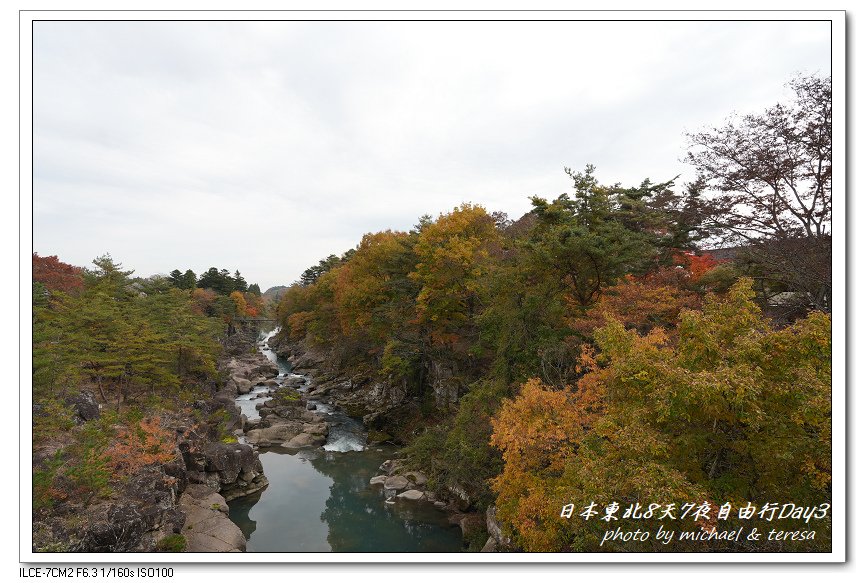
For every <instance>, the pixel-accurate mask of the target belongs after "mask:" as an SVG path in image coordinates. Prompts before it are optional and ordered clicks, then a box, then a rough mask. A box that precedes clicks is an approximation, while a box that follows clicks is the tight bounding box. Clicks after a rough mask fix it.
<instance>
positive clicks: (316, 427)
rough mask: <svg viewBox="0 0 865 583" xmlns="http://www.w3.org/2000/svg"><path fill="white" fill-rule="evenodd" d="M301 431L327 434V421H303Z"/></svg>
mask: <svg viewBox="0 0 865 583" xmlns="http://www.w3.org/2000/svg"><path fill="white" fill-rule="evenodd" d="M303 432H304V433H312V434H313V435H324V436H326V435H327V434H328V428H327V423H324V422H322V423H304V424H303Z"/></svg>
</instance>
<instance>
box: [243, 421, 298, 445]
mask: <svg viewBox="0 0 865 583" xmlns="http://www.w3.org/2000/svg"><path fill="white" fill-rule="evenodd" d="M302 429H303V427H302V425H301V424H300V423H281V424H277V425H271V426H270V427H262V428H260V429H252V430H250V431H248V432H247V433H246V441H248V442H249V443H254V444H257V445H280V444H282V443H285V442H287V441H290V440H291V439H292V438H293V437H295V436H296V435H297V434H298V433H301V432H302Z"/></svg>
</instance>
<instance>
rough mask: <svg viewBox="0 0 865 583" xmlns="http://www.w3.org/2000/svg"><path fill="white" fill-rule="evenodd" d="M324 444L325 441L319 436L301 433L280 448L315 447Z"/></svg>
mask: <svg viewBox="0 0 865 583" xmlns="http://www.w3.org/2000/svg"><path fill="white" fill-rule="evenodd" d="M326 442H327V440H326V439H325V438H324V437H323V436H321V435H316V434H312V433H301V434H299V435H295V436H294V437H292V438H291V439H290V440H288V441H287V442H285V443H283V444H282V446H283V447H288V448H292V449H294V448H300V447H317V446H319V445H324V444H325V443H326Z"/></svg>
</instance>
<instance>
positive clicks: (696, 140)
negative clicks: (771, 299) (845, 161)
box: [686, 76, 832, 310]
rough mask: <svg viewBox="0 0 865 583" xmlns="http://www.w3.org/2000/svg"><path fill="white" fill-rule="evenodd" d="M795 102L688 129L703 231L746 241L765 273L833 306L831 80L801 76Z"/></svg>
mask: <svg viewBox="0 0 865 583" xmlns="http://www.w3.org/2000/svg"><path fill="white" fill-rule="evenodd" d="M789 86H790V87H791V88H792V90H793V91H794V93H795V99H794V100H793V101H792V103H778V104H776V105H775V106H773V107H770V108H769V109H767V110H766V111H765V112H763V113H761V114H750V115H745V116H741V117H734V118H731V119H730V120H729V121H728V122H727V123H726V124H725V125H723V126H721V127H718V128H710V129H708V130H705V131H702V132H697V133H693V134H688V138H689V142H690V143H689V147H690V150H689V152H688V154H687V158H686V159H687V162H688V163H690V164H691V165H693V166H694V167H695V168H696V170H697V173H698V179H697V182H696V184H697V185H699V187H700V188H702V189H703V190H704V191H705V192H704V195H703V197H702V200H701V204H700V218H701V220H700V224H699V227H700V229H702V230H703V231H704V236H708V237H716V238H719V239H720V240H722V241H723V242H724V243H725V244H727V245H746V246H748V247H749V253H748V256H749V257H748V258H749V259H750V260H751V261H752V262H753V263H755V264H757V266H758V267H759V270H760V271H762V273H760V274H759V275H760V277H765V278H767V279H769V280H775V281H778V282H780V283H782V284H784V285H786V286H787V287H788V288H789V289H790V290H791V291H796V292H799V293H801V294H804V295H805V296H807V303H808V304H810V305H811V306H813V307H816V308H818V309H822V310H831V270H830V268H829V266H830V264H831V214H832V82H831V79H830V78H828V77H817V76H808V77H797V78H795V79H793V80H792V81H791V82H790V83H789Z"/></svg>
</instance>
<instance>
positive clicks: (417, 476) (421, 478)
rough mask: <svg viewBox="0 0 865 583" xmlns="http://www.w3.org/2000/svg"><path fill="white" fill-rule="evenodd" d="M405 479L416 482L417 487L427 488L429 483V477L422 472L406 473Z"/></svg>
mask: <svg viewBox="0 0 865 583" xmlns="http://www.w3.org/2000/svg"><path fill="white" fill-rule="evenodd" d="M405 477H406V478H408V479H409V480H411V481H412V482H414V484H415V485H416V486H425V485H426V483H427V477H426V476H425V475H424V474H422V473H421V472H417V471H412V472H406V473H405Z"/></svg>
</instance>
